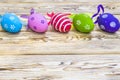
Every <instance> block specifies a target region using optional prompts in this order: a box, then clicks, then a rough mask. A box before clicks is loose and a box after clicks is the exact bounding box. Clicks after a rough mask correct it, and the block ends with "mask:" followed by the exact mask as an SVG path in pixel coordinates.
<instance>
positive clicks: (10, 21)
mask: <svg viewBox="0 0 120 80" xmlns="http://www.w3.org/2000/svg"><path fill="white" fill-rule="evenodd" d="M1 26H2V29H3V30H5V31H7V32H10V33H18V32H20V30H21V28H22V22H21V21H20V19H19V18H18V17H17V16H16V15H15V14H13V13H6V14H4V15H3V16H2V17H1Z"/></svg>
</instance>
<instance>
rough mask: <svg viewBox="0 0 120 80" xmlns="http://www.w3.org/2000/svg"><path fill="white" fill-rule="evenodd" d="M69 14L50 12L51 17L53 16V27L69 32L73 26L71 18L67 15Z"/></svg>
mask: <svg viewBox="0 0 120 80" xmlns="http://www.w3.org/2000/svg"><path fill="white" fill-rule="evenodd" d="M67 15H68V14H62V13H57V14H54V13H52V14H48V16H49V17H51V20H50V22H49V24H51V25H52V26H53V28H54V29H55V30H56V31H58V32H63V33H66V32H69V31H70V29H71V26H72V22H71V20H70V19H69V18H68V16H67Z"/></svg>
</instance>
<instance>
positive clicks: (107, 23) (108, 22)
mask: <svg viewBox="0 0 120 80" xmlns="http://www.w3.org/2000/svg"><path fill="white" fill-rule="evenodd" d="M98 25H99V27H100V29H102V30H103V31H106V32H109V33H115V32H116V31H118V30H119V28H120V23H119V20H118V19H117V18H116V17H114V16H113V15H112V14H110V13H104V14H101V15H100V16H99V17H98Z"/></svg>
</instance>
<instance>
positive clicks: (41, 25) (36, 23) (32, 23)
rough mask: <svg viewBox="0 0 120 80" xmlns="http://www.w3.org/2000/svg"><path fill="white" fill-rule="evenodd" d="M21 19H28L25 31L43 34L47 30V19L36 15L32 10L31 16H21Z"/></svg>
mask: <svg viewBox="0 0 120 80" xmlns="http://www.w3.org/2000/svg"><path fill="white" fill-rule="evenodd" d="M21 17H23V18H27V19H28V24H27V29H29V28H30V29H32V30H33V31H35V32H38V33H44V32H46V31H47V30H48V22H47V19H46V18H45V17H44V16H43V15H41V14H38V13H35V11H34V9H31V15H30V16H27V15H21Z"/></svg>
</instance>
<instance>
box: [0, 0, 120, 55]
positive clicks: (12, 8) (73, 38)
mask: <svg viewBox="0 0 120 80" xmlns="http://www.w3.org/2000/svg"><path fill="white" fill-rule="evenodd" d="M100 3H102V4H103V5H104V6H105V9H106V12H111V13H113V14H115V15H116V17H118V18H119V19H120V15H119V14H120V12H119V10H120V0H89V1H88V0H74V1H72V0H71V1H70V0H0V13H1V14H3V13H5V12H13V13H16V14H17V15H21V14H29V11H30V9H31V8H35V9H36V11H37V12H39V13H42V14H44V15H46V13H47V12H52V11H54V12H61V11H62V12H72V13H81V12H90V13H95V12H96V7H97V5H98V4H100ZM46 17H47V16H46ZM47 19H48V20H49V18H48V17H47ZM21 20H23V19H21ZM23 21H25V22H26V20H23ZM119 35H120V32H117V33H116V34H107V33H104V32H102V31H100V30H99V29H98V28H97V26H96V29H95V30H94V31H93V32H92V33H90V34H83V33H79V32H76V31H75V30H72V31H71V32H70V33H68V34H61V33H58V32H54V30H52V29H51V26H49V31H48V32H46V33H45V34H38V33H35V32H32V31H30V30H29V31H26V28H25V27H23V29H22V31H21V32H20V33H19V34H9V33H6V32H4V31H3V30H2V29H1V28H0V54H114V53H115V54H119V53H120V46H119V45H120V43H119V41H120V36H119Z"/></svg>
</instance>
